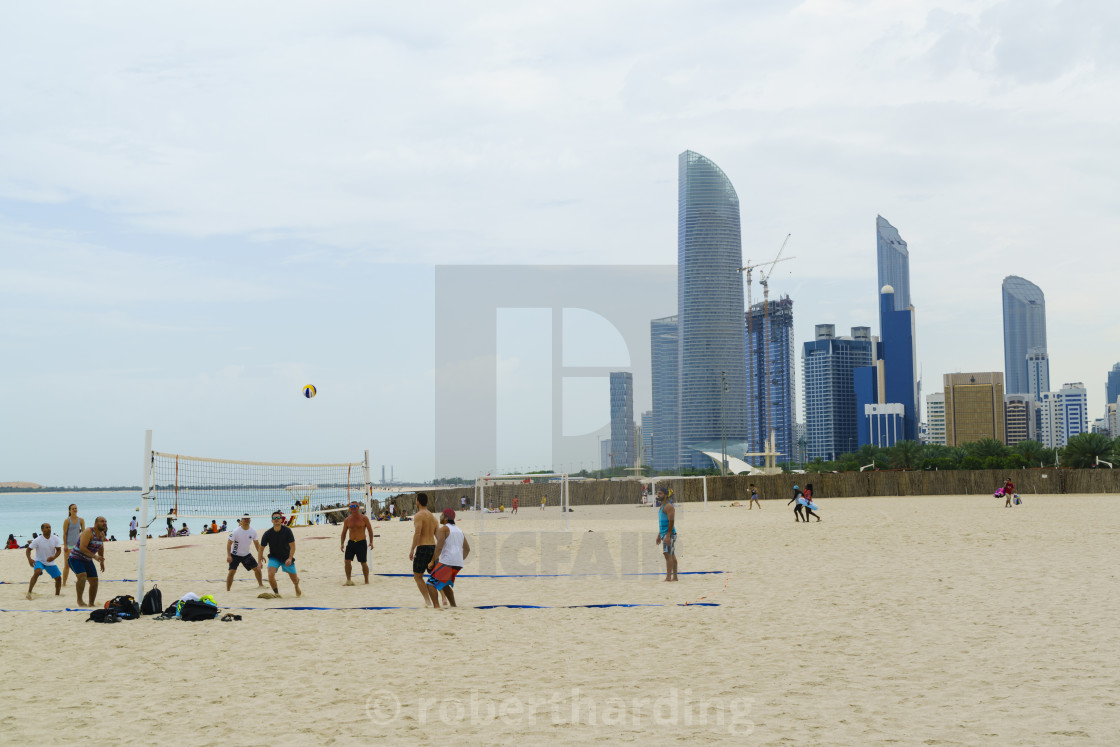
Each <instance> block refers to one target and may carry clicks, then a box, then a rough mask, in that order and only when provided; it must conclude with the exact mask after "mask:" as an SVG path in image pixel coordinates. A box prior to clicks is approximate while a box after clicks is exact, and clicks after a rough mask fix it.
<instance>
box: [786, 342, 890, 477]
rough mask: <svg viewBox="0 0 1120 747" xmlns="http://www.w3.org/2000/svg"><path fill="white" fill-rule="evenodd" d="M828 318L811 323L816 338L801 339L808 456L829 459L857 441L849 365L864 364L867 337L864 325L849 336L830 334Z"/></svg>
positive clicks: (869, 355)
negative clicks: (815, 327) (803, 345)
mask: <svg viewBox="0 0 1120 747" xmlns="http://www.w3.org/2000/svg"><path fill="white" fill-rule="evenodd" d="M835 331H836V327H835V325H832V324H818V325H817V339H815V340H810V341H809V342H806V343H805V347H804V352H803V354H802V355H803V357H802V362H801V369H802V371H803V372H804V376H805V430H806V438H807V440H808V448H807V452H808V457H809V459H825V460H832V459H836V458H837V457H838V456H840V455H841V454H844V453H849V452H854V451H855V450H856V449H857V448H858V446H859V433H858V427H859V421H860V419H861V417H862V413H859V414H858V415H857V412H856V392H855V382H854V372H855V369H857V368H861V367H867V366H870V365H871V363H872V359H873V343H872V341H871V337H870V330H869V329H868V328H867V327H854V328H852V337H836V336H835Z"/></svg>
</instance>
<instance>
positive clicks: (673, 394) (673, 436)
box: [649, 315, 680, 470]
mask: <svg viewBox="0 0 1120 747" xmlns="http://www.w3.org/2000/svg"><path fill="white" fill-rule="evenodd" d="M649 338H650V339H649V342H650V364H651V365H650V367H651V368H652V369H653V370H652V374H653V376H652V381H651V383H652V385H653V441H652V443H651V445H650V446H651V451H652V453H651V454H650V456H649V463H650V466H652V467H653V468H654V469H656V470H668V469H673V468H675V467H678V466H680V446H679V443H680V442H679V440H678V434H679V431H678V429H679V427H680V424H679V422H678V420H679V417H680V415H679V412H680V399H679V397H680V392H679V387H678V384H677V381H678V377H677V362H678V360H679V359H680V342H679V340H678V339H677V338H678V334H677V317H676V316H675V315H674V316H667V317H665V318H663V319H654V320H652V321H651V322H650V323H649Z"/></svg>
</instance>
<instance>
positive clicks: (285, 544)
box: [257, 511, 303, 597]
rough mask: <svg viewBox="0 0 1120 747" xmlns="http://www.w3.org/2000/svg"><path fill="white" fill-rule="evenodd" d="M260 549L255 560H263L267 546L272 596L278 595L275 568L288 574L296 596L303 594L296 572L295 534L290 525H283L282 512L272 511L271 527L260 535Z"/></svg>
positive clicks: (261, 561) (269, 583)
mask: <svg viewBox="0 0 1120 747" xmlns="http://www.w3.org/2000/svg"><path fill="white" fill-rule="evenodd" d="M261 546H262V547H261V549H260V550H258V551H257V562H259V563H263V562H264V548H265V547H267V548H268V585H269V586H271V587H272V593H273V595H274V596H276V597H279V596H280V590H279V589H278V588H277V587H276V569H277V568H279V569H280V570H282V571H284V573H287V574H288V578H290V579H292V586H294V587H295V589H296V596H297V597H298V596H303V592H302V591H300V588H299V575H298V574H297V573H296V536H295V534H293V533H292V529H291V527H287V526H284V514H283V513H282V512H280V511H273V513H272V528H271V529H268V530H266V531H265V533H264V535H263V536H262V537H261Z"/></svg>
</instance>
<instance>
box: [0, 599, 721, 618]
mask: <svg viewBox="0 0 1120 747" xmlns="http://www.w3.org/2000/svg"><path fill="white" fill-rule="evenodd" d="M607 607H719V604H717V603H715V602H695V603H693V604H683V603H682V604H626V603H623V602H612V603H607V604H569V605H561V606H559V607H549V606H547V605H539V604H480V605H475V606H473V607H463V608H462V609H475V610H496V609H511V610H575V609H605V608H607ZM93 609H95V608H92V607H66V608H64V609H60V610H5V609H0V612H90V611H92V610H93ZM218 609H219V611H228V610H248V611H253V612H267V611H270V610H294V611H304V610H311V611H320V612H346V611H350V610H357V611H371V612H380V611H383V610H419V609H424V608H422V607H219V608H218ZM144 617H156V616H155V615H145V616H144ZM141 619H143V618H141Z"/></svg>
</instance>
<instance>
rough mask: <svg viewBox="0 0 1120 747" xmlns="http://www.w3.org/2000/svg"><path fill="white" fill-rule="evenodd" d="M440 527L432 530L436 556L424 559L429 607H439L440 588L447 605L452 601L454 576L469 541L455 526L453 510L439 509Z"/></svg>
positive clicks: (465, 555)
mask: <svg viewBox="0 0 1120 747" xmlns="http://www.w3.org/2000/svg"><path fill="white" fill-rule="evenodd" d="M439 522H440V527H439V529H437V530H436V547H435V554H436V557H438V558H439V561H438V562H437V561H436V560H435V559H433V560H432V561H431V562H429V563H428V598H429V599H431V600H432V607H434V608H435V609H437V610H438V609H440V606H439V595H440V592H443V595H444V597H445V598H446V599H447V603H448V605H450V606H451V607H454V606H456V605H455V576H457V575H458V574H459V571H461V570H462V569H463V565H464V564H465V563H466V560H467V556H468V555H470V554H471V545H470V543H469V542H467V538H466V536H465V535H464V534H463V530H462V529H460V528H459V527H457V526H455V510H454V509H451V508H445V509H443V513H442V514H440V516H439Z"/></svg>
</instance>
